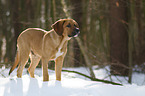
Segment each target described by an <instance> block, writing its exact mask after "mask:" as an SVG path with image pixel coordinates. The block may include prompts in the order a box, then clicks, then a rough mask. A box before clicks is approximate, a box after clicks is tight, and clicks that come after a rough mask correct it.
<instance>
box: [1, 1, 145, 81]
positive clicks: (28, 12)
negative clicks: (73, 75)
mask: <svg viewBox="0 0 145 96" xmlns="http://www.w3.org/2000/svg"><path fill="white" fill-rule="evenodd" d="M61 18H72V19H75V20H76V21H77V22H78V23H79V26H80V31H81V34H80V36H79V40H78V39H72V40H71V41H69V44H68V53H67V55H66V57H65V61H64V67H79V66H83V67H89V68H90V70H91V66H93V65H98V68H100V67H105V66H110V70H108V72H109V73H111V74H112V75H122V76H128V77H129V79H128V82H131V76H132V72H133V71H138V72H142V73H144V72H145V63H144V62H145V0H0V67H1V66H3V65H6V67H10V66H11V65H12V64H13V63H12V62H13V61H14V58H15V53H16V40H17V37H18V36H19V34H20V33H21V32H22V31H23V30H25V29H26V28H30V27H32V28H34V27H39V28H43V29H45V30H50V29H51V25H52V24H53V23H54V22H55V21H56V20H59V19H61ZM28 63H29V62H28ZM40 63H41V62H40ZM50 63H51V64H49V67H50V68H51V67H53V66H54V64H53V63H54V62H50ZM40 66H41V64H39V66H38V67H40ZM106 70H107V69H106ZM92 76H93V75H92Z"/></svg>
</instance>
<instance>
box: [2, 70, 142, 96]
mask: <svg viewBox="0 0 145 96" xmlns="http://www.w3.org/2000/svg"><path fill="white" fill-rule="evenodd" d="M67 69H69V70H73V71H79V72H82V73H84V74H87V75H89V71H88V70H87V69H86V68H84V67H80V68H67ZM94 69H95V67H94ZM8 71H9V69H5V70H2V69H0V74H3V76H2V75H0V96H145V75H144V74H138V73H134V74H133V84H131V85H130V84H128V83H127V81H126V79H127V78H124V77H114V76H113V77H112V78H111V79H112V80H114V82H120V81H122V83H123V86H117V85H111V84H104V83H101V82H95V81H90V80H89V79H87V78H85V77H82V76H80V75H77V74H75V73H68V72H62V81H61V82H60V81H56V80H55V72H54V71H53V70H49V75H50V77H49V78H50V81H49V82H43V81H42V70H41V69H38V68H37V69H36V70H35V74H36V76H35V77H36V78H30V77H29V75H28V74H27V69H25V70H24V72H23V77H22V79H19V78H17V77H16V69H15V70H14V72H13V73H12V74H11V76H8V75H7V74H8ZM94 72H95V75H96V77H97V78H100V79H104V78H105V77H106V78H105V79H106V80H110V77H107V75H108V74H106V72H107V71H106V70H104V69H99V70H94ZM4 76H5V78H4Z"/></svg>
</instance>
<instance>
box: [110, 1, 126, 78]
mask: <svg viewBox="0 0 145 96" xmlns="http://www.w3.org/2000/svg"><path fill="white" fill-rule="evenodd" d="M109 5H110V25H109V26H110V27H109V28H110V29H109V31H110V56H111V74H114V75H122V76H128V71H129V69H128V32H127V29H128V27H127V22H128V18H127V17H128V16H127V0H124V1H122V0H110V4H109Z"/></svg>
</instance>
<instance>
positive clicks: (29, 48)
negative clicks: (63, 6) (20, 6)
mask: <svg viewBox="0 0 145 96" xmlns="http://www.w3.org/2000/svg"><path fill="white" fill-rule="evenodd" d="M51 27H52V30H50V31H46V30H43V29H40V28H28V29H26V30H24V31H23V32H22V33H21V34H20V35H19V37H18V39H17V53H16V57H15V62H14V64H13V66H12V67H11V69H10V71H9V75H10V74H11V73H12V71H13V70H14V69H15V68H16V66H17V65H18V64H19V65H18V69H17V77H18V78H21V77H22V72H23V69H24V67H25V65H26V63H27V61H28V59H29V57H30V60H31V63H30V66H29V68H28V72H29V74H30V77H32V78H35V77H34V70H35V68H36V66H37V65H38V63H39V61H40V59H41V61H42V70H43V72H42V73H43V81H49V75H48V62H49V61H50V60H54V61H55V74H56V80H58V81H61V70H62V66H63V61H64V57H65V55H66V53H67V44H68V41H69V40H70V39H71V38H72V37H77V36H78V34H79V33H80V31H79V25H78V23H77V22H76V21H75V20H73V19H60V20H58V21H56V22H55V23H54V24H52V26H51Z"/></svg>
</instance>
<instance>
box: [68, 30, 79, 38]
mask: <svg viewBox="0 0 145 96" xmlns="http://www.w3.org/2000/svg"><path fill="white" fill-rule="evenodd" d="M79 34H80V30H79V28H76V29H75V30H74V31H73V32H72V33H71V35H68V37H77V36H78V35H79Z"/></svg>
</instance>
